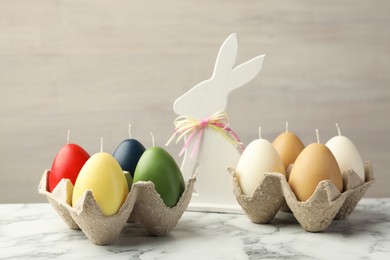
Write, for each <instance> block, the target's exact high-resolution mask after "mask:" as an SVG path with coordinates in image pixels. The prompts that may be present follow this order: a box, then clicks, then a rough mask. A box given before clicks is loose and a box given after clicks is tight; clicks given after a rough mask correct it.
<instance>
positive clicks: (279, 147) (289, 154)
mask: <svg viewBox="0 0 390 260" xmlns="http://www.w3.org/2000/svg"><path fill="white" fill-rule="evenodd" d="M272 145H273V146H274V147H275V150H276V151H277V152H278V154H279V156H280V158H281V159H282V161H283V164H284V168H285V169H286V170H287V168H288V166H289V165H290V164H292V163H294V162H295V160H296V159H297V157H298V155H299V154H300V153H301V152H302V150H303V149H304V148H305V145H304V144H303V143H302V141H301V139H300V138H299V137H298V136H297V135H295V134H294V133H292V132H290V131H289V130H288V122H286V131H285V132H284V133H281V134H280V135H278V136H277V137H276V138H275V140H274V141H273V142H272Z"/></svg>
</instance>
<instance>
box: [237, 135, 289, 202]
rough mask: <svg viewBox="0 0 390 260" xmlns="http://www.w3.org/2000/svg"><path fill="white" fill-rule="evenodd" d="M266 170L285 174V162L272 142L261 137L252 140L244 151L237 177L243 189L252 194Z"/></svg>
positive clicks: (238, 165) (239, 162) (246, 193)
mask: <svg viewBox="0 0 390 260" xmlns="http://www.w3.org/2000/svg"><path fill="white" fill-rule="evenodd" d="M265 172H279V173H282V174H284V175H285V169H284V165H283V162H282V160H281V158H280V156H279V154H278V153H277V151H276V150H275V148H274V147H273V146H272V144H271V143H270V142H269V141H268V140H266V139H263V138H262V137H261V128H259V139H256V140H254V141H252V142H251V143H250V144H249V145H248V146H247V147H246V148H245V150H244V152H243V153H242V155H241V157H240V159H239V161H238V164H237V167H236V173H237V179H238V181H239V183H240V186H241V191H242V192H243V193H244V194H245V195H252V193H253V192H254V191H255V189H256V188H257V186H258V184H259V182H260V180H261V178H262V177H263V175H264V173H265Z"/></svg>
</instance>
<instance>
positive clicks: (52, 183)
mask: <svg viewBox="0 0 390 260" xmlns="http://www.w3.org/2000/svg"><path fill="white" fill-rule="evenodd" d="M89 157H90V156H89V154H88V153H87V152H86V151H85V150H84V149H83V148H82V147H81V146H79V145H77V144H71V143H69V131H68V138H67V144H66V145H65V146H64V147H62V148H61V149H60V150H59V152H58V153H57V155H56V157H55V158H54V161H53V164H52V166H51V170H50V174H49V191H50V192H52V191H53V190H54V188H55V187H56V186H57V184H58V183H59V182H60V181H61V180H62V179H64V178H65V179H69V180H70V181H71V182H72V184H73V185H74V184H75V182H76V179H77V176H78V174H79V172H80V170H81V168H82V167H83V165H84V164H85V162H86V161H87V160H88V159H89Z"/></svg>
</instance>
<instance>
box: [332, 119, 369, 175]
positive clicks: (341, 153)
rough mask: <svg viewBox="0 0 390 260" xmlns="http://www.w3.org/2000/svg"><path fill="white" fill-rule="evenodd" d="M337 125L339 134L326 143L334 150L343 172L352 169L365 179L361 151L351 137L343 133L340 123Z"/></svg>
mask: <svg viewBox="0 0 390 260" xmlns="http://www.w3.org/2000/svg"><path fill="white" fill-rule="evenodd" d="M336 127H337V131H338V136H334V137H332V138H331V139H330V140H329V141H328V142H326V144H325V145H326V146H327V147H328V148H329V149H330V150H331V151H332V153H333V155H334V157H335V158H336V160H337V163H338V165H339V167H340V170H341V172H344V171H348V170H351V169H352V170H354V171H355V172H356V173H357V175H358V176H359V177H360V178H361V179H362V180H363V181H364V180H365V175H364V163H363V160H362V157H361V156H360V153H359V151H358V150H357V148H356V146H355V145H354V144H353V143H352V141H351V140H350V139H348V138H347V137H345V136H342V135H341V132H340V128H339V126H338V124H336Z"/></svg>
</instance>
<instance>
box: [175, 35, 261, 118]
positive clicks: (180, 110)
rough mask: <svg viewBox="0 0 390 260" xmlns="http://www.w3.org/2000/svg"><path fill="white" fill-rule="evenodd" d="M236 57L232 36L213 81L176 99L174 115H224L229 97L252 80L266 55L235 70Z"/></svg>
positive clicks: (222, 49) (224, 46)
mask: <svg viewBox="0 0 390 260" xmlns="http://www.w3.org/2000/svg"><path fill="white" fill-rule="evenodd" d="M237 53H238V39H237V34H231V35H230V36H229V37H228V38H227V39H226V40H225V41H224V43H223V44H222V46H221V48H220V49H219V53H218V56H217V60H216V62H215V66H214V72H213V75H212V77H211V78H210V79H207V80H205V81H202V82H200V83H199V84H197V85H196V86H194V87H193V88H192V89H190V90H189V91H188V92H187V93H185V94H184V95H182V96H181V97H179V98H177V99H176V101H175V104H174V105H173V110H174V111H175V112H176V114H178V115H182V116H192V117H195V118H198V119H203V118H206V117H208V116H210V115H212V114H214V113H215V112H217V111H225V109H226V105H227V100H228V95H229V93H230V92H231V91H233V90H234V89H237V88H239V87H241V86H243V85H245V84H246V83H248V82H249V81H250V80H252V79H253V78H254V77H255V76H256V75H257V74H258V73H259V72H260V70H261V68H262V67H263V61H264V57H265V55H259V56H256V57H254V58H253V59H251V60H248V61H246V62H244V63H242V64H240V65H238V66H235V63H236V58H237Z"/></svg>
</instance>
